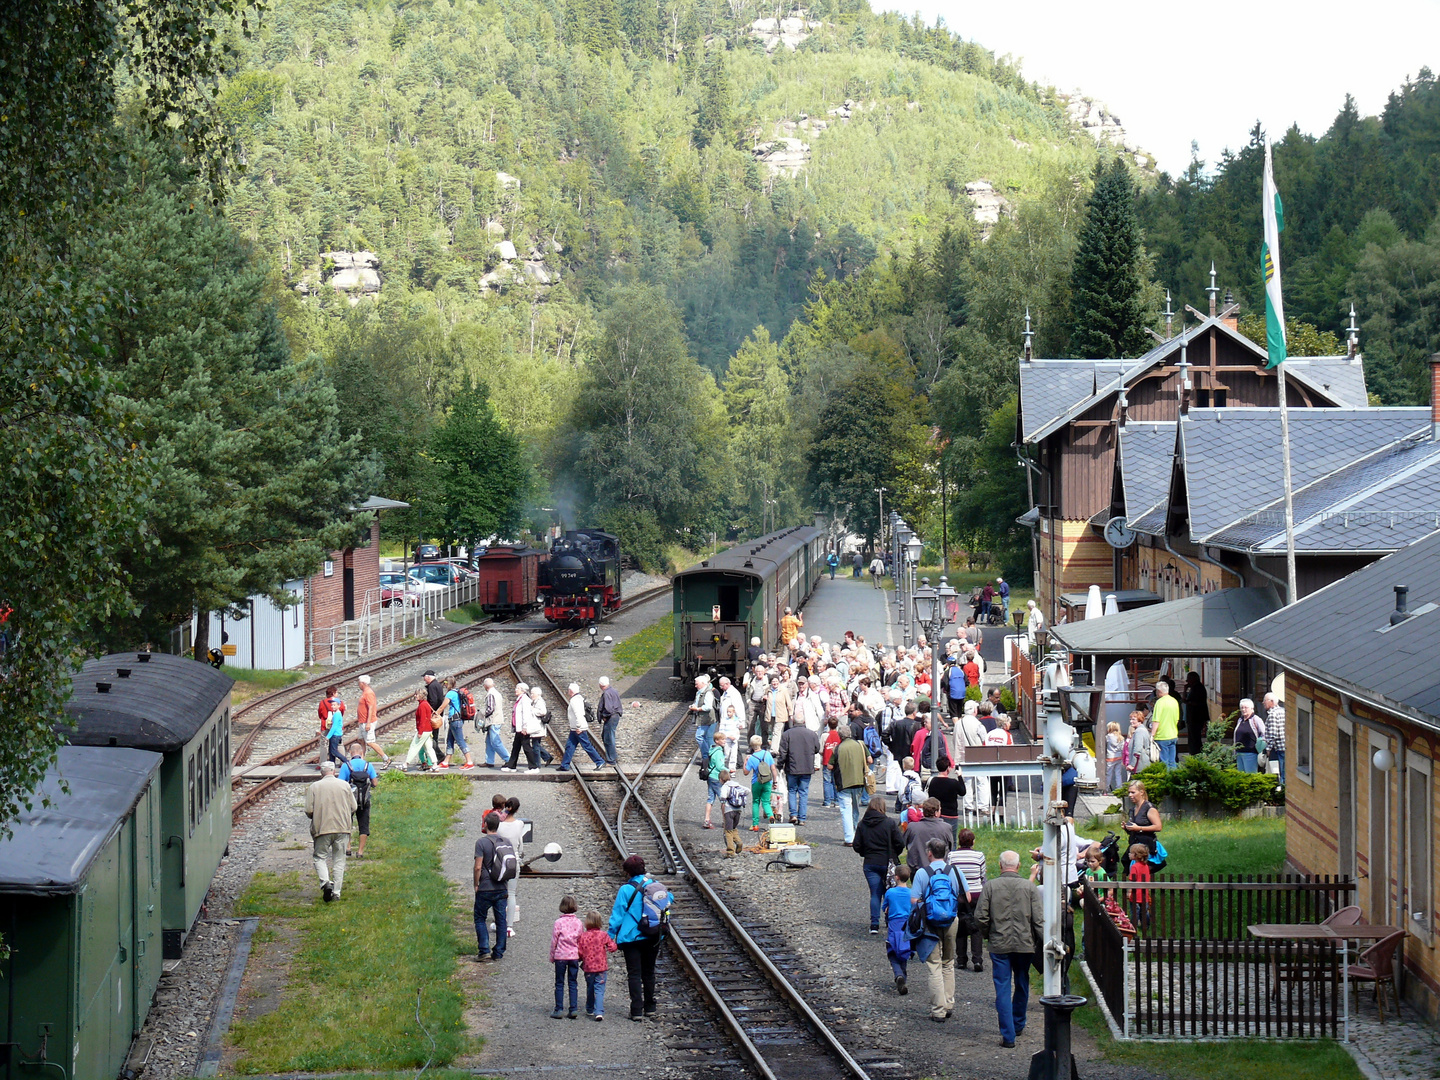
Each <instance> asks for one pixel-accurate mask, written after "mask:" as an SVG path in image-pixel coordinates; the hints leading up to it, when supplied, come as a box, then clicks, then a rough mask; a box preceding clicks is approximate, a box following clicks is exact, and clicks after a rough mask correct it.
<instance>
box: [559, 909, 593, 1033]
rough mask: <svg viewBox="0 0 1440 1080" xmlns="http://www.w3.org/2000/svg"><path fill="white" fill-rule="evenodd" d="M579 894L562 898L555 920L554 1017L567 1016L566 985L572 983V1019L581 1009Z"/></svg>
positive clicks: (581, 928) (581, 929)
mask: <svg viewBox="0 0 1440 1080" xmlns="http://www.w3.org/2000/svg"><path fill="white" fill-rule="evenodd" d="M577 907H578V905H577V904H576V903H575V897H573V896H566V897H564V898H563V899H561V901H560V917H559V918H558V919H556V920H555V929H554V930H553V931H552V932H551V934H550V960H551V962H552V963H553V964H554V965H555V1011H554V1012H552V1013H551V1014H550V1019H551V1020H559V1019H560V1018H561V1017H562V1016H564V1015H565V984H566V983H567V982H568V983H569V984H570V1014H569V1015H570V1019H571V1020H574V1019H575V1017H576V1016H577V1015H579V1012H580V934H581V933H582V932H583V931H584V929H585V927H584V926H582V925H581V923H580V919H579V918H578V917H577V916H576V914H575V910H576V908H577Z"/></svg>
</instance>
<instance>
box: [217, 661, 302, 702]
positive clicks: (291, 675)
mask: <svg viewBox="0 0 1440 1080" xmlns="http://www.w3.org/2000/svg"><path fill="white" fill-rule="evenodd" d="M220 670H221V671H222V672H223V673H224V674H226V675H229V676H230V678H232V679H234V680H235V688H234V690H232V691H231V703H232V704H234V705H239V704H240V703H241V702H242V701H248V700H249V699H250V698H253V697H258V696H259V695H261V694H264V693H268V692H269V691H271V690H279V689H280V688H281V687H284V686H293V685H294V684H295V683H297V682H302V681H304V679H305V678H306V675H305V672H303V671H285V670H281V671H267V670H265V669H263V668H262V669H259V670H257V669H255V668H243V667H230V666H229V665H228V664H227V665H226V666H225V667H223V668H221V669H220Z"/></svg>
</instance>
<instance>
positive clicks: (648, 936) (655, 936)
mask: <svg viewBox="0 0 1440 1080" xmlns="http://www.w3.org/2000/svg"><path fill="white" fill-rule="evenodd" d="M625 876H626V877H628V878H629V879H630V880H628V881H627V882H625V884H624V885H621V886H620V889H619V891H618V892H617V893H616V894H615V904H614V906H613V907H612V908H611V910H610V927H609V929H610V936H611V937H612V938H614V939H615V944H617V945H619V946H620V951H621V952H622V953H623V954H624V956H625V973H626V976H627V981H628V983H629V988H630V1019H631V1020H637V1021H638V1020H646V1019H649V1020H653V1019H655V1016H656V1012H657V1010H656V1006H655V958H656V957H657V956H659V955H660V943H661V942H662V941H664V940H665V935H666V933H667V932H668V931H669V929H670V905H671V904H672V903H674V901H675V897H674V896H673V895H671V893H670V890H669V889H667V888H666V887H665V886H664V885H663V884H662V883H661V882H658V881H656V880H655V879H654V878H652V877H651V876H650V875H649V874H647V873H645V860H644V858H642V857H641V856H639V855H631V856H630V857H629V858H627V859H626V860H625Z"/></svg>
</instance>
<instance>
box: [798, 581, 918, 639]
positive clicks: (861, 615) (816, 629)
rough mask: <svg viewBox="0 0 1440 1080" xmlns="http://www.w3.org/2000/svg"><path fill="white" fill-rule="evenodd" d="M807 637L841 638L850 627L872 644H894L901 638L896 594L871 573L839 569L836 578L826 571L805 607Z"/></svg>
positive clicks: (803, 611)
mask: <svg viewBox="0 0 1440 1080" xmlns="http://www.w3.org/2000/svg"><path fill="white" fill-rule="evenodd" d="M802 614H803V615H804V616H805V636H806V637H809V636H810V635H812V634H819V635H820V637H821V638H822V639H824V640H825V641H831V642H834V641H840V640H841V639H842V638H844V637H845V631H846V630H854V631H855V633H856V634H860V635H863V636H864V638H865V640H866V642H868V643H869V644H870V645H872V646H874V645H887V646H890V647H894V645H895V643H896V642H897V641H899V634H900V627H899V626H898V625H897V623H896V612H895V594H894V593H892V592H887V591H885V590H884V589H877V588H875V586H874V585H872V584H871V583H870V575H868V574H866V575H865V576H864V577H862V578H858V579H856V578H852V577H851V576H850V575H849V574H848V573H846V574H841V573H840V572H839V571H836V574H835V580H834V581H831V580H830V576H829V575H828V574H826V575H825V576H824V577H822V578H821V579H820V584H819V585H817V586H816V587H815V591H814V592H813V593H811V594H810V599H809V600H808V601H807V602H806V604H805V607H804V608H803V609H802Z"/></svg>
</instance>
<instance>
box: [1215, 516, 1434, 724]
mask: <svg viewBox="0 0 1440 1080" xmlns="http://www.w3.org/2000/svg"><path fill="white" fill-rule="evenodd" d="M1396 585H1407V586H1409V588H1410V594H1409V603H1408V606H1409V609H1410V610H1411V611H1412V612H1417V614H1415V615H1413V616H1412V617H1411V618H1409V619H1406V620H1405V621H1404V622H1402V623H1400V624H1399V625H1398V626H1394V627H1392V626H1391V625H1390V613H1391V612H1392V611H1394V610H1395V586H1396ZM1337 627H1343V628H1344V633H1343V638H1337V636H1336V628H1337ZM1235 640H1236V641H1237V642H1238V643H1239V644H1241V645H1243V646H1244V647H1245V648H1247V649H1249V650H1251V651H1252V652H1255V653H1258V654H1259V655H1260V656H1264V657H1267V658H1269V659H1271V660H1273V661H1275V662H1276V663H1278V664H1280V665H1281V666H1283V667H1286V668H1289V669H1291V670H1295V671H1299V672H1300V673H1302V674H1306V675H1310V676H1312V677H1315V678H1317V679H1318V680H1319V681H1320V682H1323V683H1326V684H1328V685H1331V686H1334V687H1338V688H1339V689H1342V690H1347V691H1349V692H1352V693H1354V694H1355V695H1356V696H1357V697H1359V698H1361V699H1363V700H1366V701H1369V702H1372V703H1374V704H1376V705H1378V706H1380V707H1381V708H1385V709H1389V710H1391V711H1394V712H1396V713H1397V714H1398V715H1401V716H1406V717H1409V718H1410V719H1412V720H1415V721H1416V722H1418V723H1422V724H1425V725H1427V726H1428V727H1430V728H1432V729H1435V730H1440V667H1437V666H1436V664H1435V657H1436V656H1437V655H1440V533H1431V534H1430V535H1429V536H1427V537H1425V538H1424V539H1423V540H1420V541H1418V542H1416V543H1414V544H1411V545H1410V546H1409V547H1407V548H1403V549H1402V550H1400V551H1397V552H1395V553H1394V554H1393V555H1387V556H1386V557H1385V558H1383V559H1380V560H1379V561H1378V562H1375V563H1372V564H1371V565H1369V566H1367V567H1365V568H1364V569H1363V570H1358V571H1356V572H1355V573H1353V574H1351V575H1349V576H1348V577H1345V578H1342V579H1340V580H1339V581H1336V582H1334V583H1332V584H1330V585H1327V586H1326V587H1325V588H1323V589H1321V590H1319V591H1318V592H1314V593H1311V594H1310V595H1309V596H1307V597H1305V598H1304V599H1303V600H1301V601H1300V602H1299V603H1296V604H1291V605H1290V606H1289V607H1286V608H1281V609H1280V610H1279V611H1276V612H1275V613H1274V614H1273V615H1270V616H1268V617H1266V618H1264V619H1261V620H1260V621H1258V622H1256V623H1253V624H1252V625H1250V626H1247V627H1244V628H1243V629H1241V630H1240V631H1238V632H1237V633H1236V634H1235Z"/></svg>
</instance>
